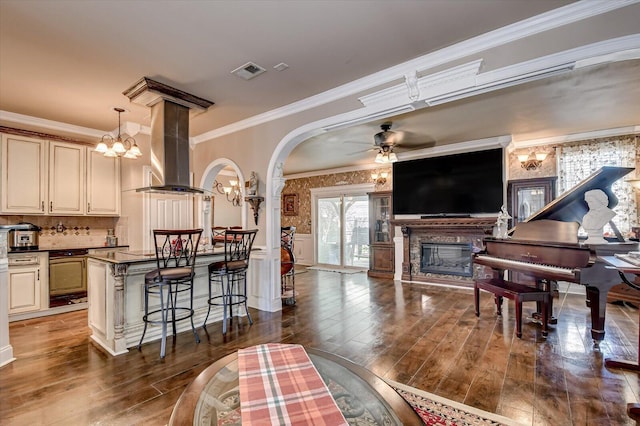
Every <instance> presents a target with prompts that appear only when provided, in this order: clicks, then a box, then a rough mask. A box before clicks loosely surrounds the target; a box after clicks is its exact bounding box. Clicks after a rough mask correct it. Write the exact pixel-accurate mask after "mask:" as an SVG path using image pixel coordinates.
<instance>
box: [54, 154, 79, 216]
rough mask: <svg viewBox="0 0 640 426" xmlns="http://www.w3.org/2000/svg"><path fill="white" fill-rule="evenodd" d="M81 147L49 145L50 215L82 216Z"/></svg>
mask: <svg viewBox="0 0 640 426" xmlns="http://www.w3.org/2000/svg"><path fill="white" fill-rule="evenodd" d="M85 152H86V148H85V147H84V146H82V145H77V144H70V143H63V142H50V144H49V214H55V215H65V216H66V215H79V214H84V213H85V211H86V210H85V203H84V198H85V192H86V190H85V186H84V182H85V179H84V175H85V170H84V169H85V167H84V166H85V155H86V153H85Z"/></svg>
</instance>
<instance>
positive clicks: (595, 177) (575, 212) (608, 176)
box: [516, 166, 635, 226]
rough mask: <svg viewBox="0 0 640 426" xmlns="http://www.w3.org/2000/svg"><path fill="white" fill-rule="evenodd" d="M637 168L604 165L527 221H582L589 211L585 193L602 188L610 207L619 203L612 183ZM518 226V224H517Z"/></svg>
mask: <svg viewBox="0 0 640 426" xmlns="http://www.w3.org/2000/svg"><path fill="white" fill-rule="evenodd" d="M633 170H635V169H634V168H633V167H617V166H604V167H601V168H600V169H598V170H597V171H596V172H595V173H593V174H592V175H591V176H589V177H588V178H586V179H585V180H583V181H582V182H580V183H579V184H578V185H576V186H574V187H573V188H571V189H570V190H568V191H566V192H565V193H564V194H562V195H560V196H559V197H558V198H556V199H555V200H553V201H551V202H550V203H549V204H547V205H546V206H544V207H543V208H542V209H540V210H538V211H537V212H536V213H534V214H533V215H531V216H530V217H529V218H528V219H527V220H526V221H525V222H531V221H534V220H540V219H551V220H559V221H563V222H574V221H575V222H578V223H582V218H583V216H584V215H585V214H586V213H587V212H588V211H589V206H587V202H586V201H585V200H584V194H585V192H587V191H591V190H592V189H600V190H602V191H604V192H605V193H606V194H607V196H608V197H609V208H613V207H615V206H616V205H617V204H618V198H617V197H616V196H615V195H613V192H612V191H611V185H612V184H613V183H614V182H615V181H617V180H618V179H620V178H621V177H623V176H625V175H627V174H629V173H630V172H632V171H633ZM516 226H517V225H516Z"/></svg>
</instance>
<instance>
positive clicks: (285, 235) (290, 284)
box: [280, 226, 296, 305]
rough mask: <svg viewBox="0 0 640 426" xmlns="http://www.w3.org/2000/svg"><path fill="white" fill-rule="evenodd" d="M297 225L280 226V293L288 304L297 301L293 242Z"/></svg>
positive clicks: (293, 303)
mask: <svg viewBox="0 0 640 426" xmlns="http://www.w3.org/2000/svg"><path fill="white" fill-rule="evenodd" d="M295 234H296V227H295V226H285V227H282V228H280V294H281V296H282V301H283V302H284V303H285V304H287V305H295V303H296V271H295V267H296V266H295V262H296V260H295V256H294V254H293V242H294V237H295Z"/></svg>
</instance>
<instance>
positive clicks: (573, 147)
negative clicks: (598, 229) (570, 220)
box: [558, 136, 638, 235]
mask: <svg viewBox="0 0 640 426" xmlns="http://www.w3.org/2000/svg"><path fill="white" fill-rule="evenodd" d="M558 151H559V152H558V192H559V194H562V193H563V192H565V191H567V190H568V189H571V188H573V187H574V186H576V185H577V184H578V183H580V182H581V181H582V180H584V179H585V178H587V177H588V176H589V175H590V174H592V173H593V172H595V171H596V170H598V169H599V168H600V167H602V166H622V167H635V165H636V158H637V155H638V152H637V151H638V137H637V136H621V137H613V138H607V139H596V140H593V141H588V142H586V141H582V142H578V143H567V144H564V145H562V146H561V147H560V148H559V150H558ZM625 179H628V177H627V178H622V179H618V181H616V182H615V183H614V184H613V185H612V186H611V190H612V192H613V193H614V194H615V196H616V197H617V198H618V205H617V206H616V207H615V208H614V209H613V210H614V211H615V212H616V216H615V217H614V218H613V222H614V223H615V225H616V226H617V227H618V229H619V230H620V232H621V233H622V234H623V235H628V234H629V232H630V231H631V227H632V226H637V221H638V212H637V207H636V196H635V193H634V190H633V186H632V185H631V184H630V183H629V182H625ZM607 232H611V229H610V228H609V225H607V226H606V227H605V233H607Z"/></svg>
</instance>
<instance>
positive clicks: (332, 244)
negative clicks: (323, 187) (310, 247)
mask: <svg viewBox="0 0 640 426" xmlns="http://www.w3.org/2000/svg"><path fill="white" fill-rule="evenodd" d="M340 200H341V197H331V198H320V199H318V263H325V264H328V265H340V251H341V250H340V248H341V237H340V232H341V231H340V216H341V211H340V209H341V204H342V203H341V202H340Z"/></svg>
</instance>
